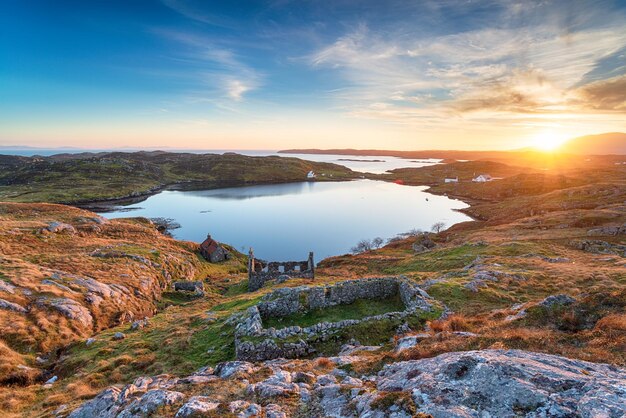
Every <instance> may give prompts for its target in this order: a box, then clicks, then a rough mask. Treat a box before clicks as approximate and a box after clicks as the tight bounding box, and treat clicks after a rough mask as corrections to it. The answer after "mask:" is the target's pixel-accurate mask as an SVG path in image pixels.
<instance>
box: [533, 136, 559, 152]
mask: <svg viewBox="0 0 626 418" xmlns="http://www.w3.org/2000/svg"><path fill="white" fill-rule="evenodd" d="M566 140H567V138H564V137H562V136H559V135H558V134H556V133H554V132H551V131H544V132H540V133H539V134H537V135H536V136H535V137H534V141H533V142H534V146H535V148H538V149H540V150H542V151H553V150H555V149H557V148H558V147H559V146H561V145H562V144H563V143H564V142H565V141H566Z"/></svg>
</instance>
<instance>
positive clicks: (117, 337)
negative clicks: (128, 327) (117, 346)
mask: <svg viewBox="0 0 626 418" xmlns="http://www.w3.org/2000/svg"><path fill="white" fill-rule="evenodd" d="M124 338H126V335H124V333H123V332H116V333H115V334H113V339H114V340H123V339H124Z"/></svg>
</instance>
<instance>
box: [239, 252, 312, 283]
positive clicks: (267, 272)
mask: <svg viewBox="0 0 626 418" xmlns="http://www.w3.org/2000/svg"><path fill="white" fill-rule="evenodd" d="M280 276H288V277H289V278H303V279H313V278H315V262H314V261H313V253H312V252H310V253H309V258H308V259H307V260H304V261H282V262H281V261H271V262H265V261H263V260H258V259H256V258H255V257H254V253H253V252H252V249H250V253H249V255H248V291H249V292H254V291H255V290H258V289H260V288H262V287H263V285H264V284H265V282H267V281H268V280H275V279H278V278H279V277H280Z"/></svg>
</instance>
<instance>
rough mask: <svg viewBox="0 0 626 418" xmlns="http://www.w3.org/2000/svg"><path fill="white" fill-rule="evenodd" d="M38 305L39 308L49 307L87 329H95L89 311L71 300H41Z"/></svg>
mask: <svg viewBox="0 0 626 418" xmlns="http://www.w3.org/2000/svg"><path fill="white" fill-rule="evenodd" d="M36 304H37V305H38V306H39V307H48V308H51V309H53V310H56V311H57V312H59V313H61V314H62V315H63V316H65V317H66V318H68V319H70V320H72V321H75V322H78V323H79V324H80V325H82V326H83V327H85V328H91V327H93V317H92V316H91V312H90V311H89V309H87V308H86V307H84V306H83V305H81V304H80V303H79V302H77V301H75V300H74V299H70V298H54V299H48V298H45V297H44V298H40V299H38V300H37V302H36Z"/></svg>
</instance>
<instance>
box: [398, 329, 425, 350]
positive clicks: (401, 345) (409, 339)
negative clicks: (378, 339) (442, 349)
mask: <svg viewBox="0 0 626 418" xmlns="http://www.w3.org/2000/svg"><path fill="white" fill-rule="evenodd" d="M430 337H431V335H430V334H425V333H420V334H415V335H408V336H406V337H402V338H400V339H398V341H397V343H396V351H404V350H408V349H409V348H413V347H415V346H416V345H417V344H419V342H420V341H421V340H424V339H427V338H430Z"/></svg>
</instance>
